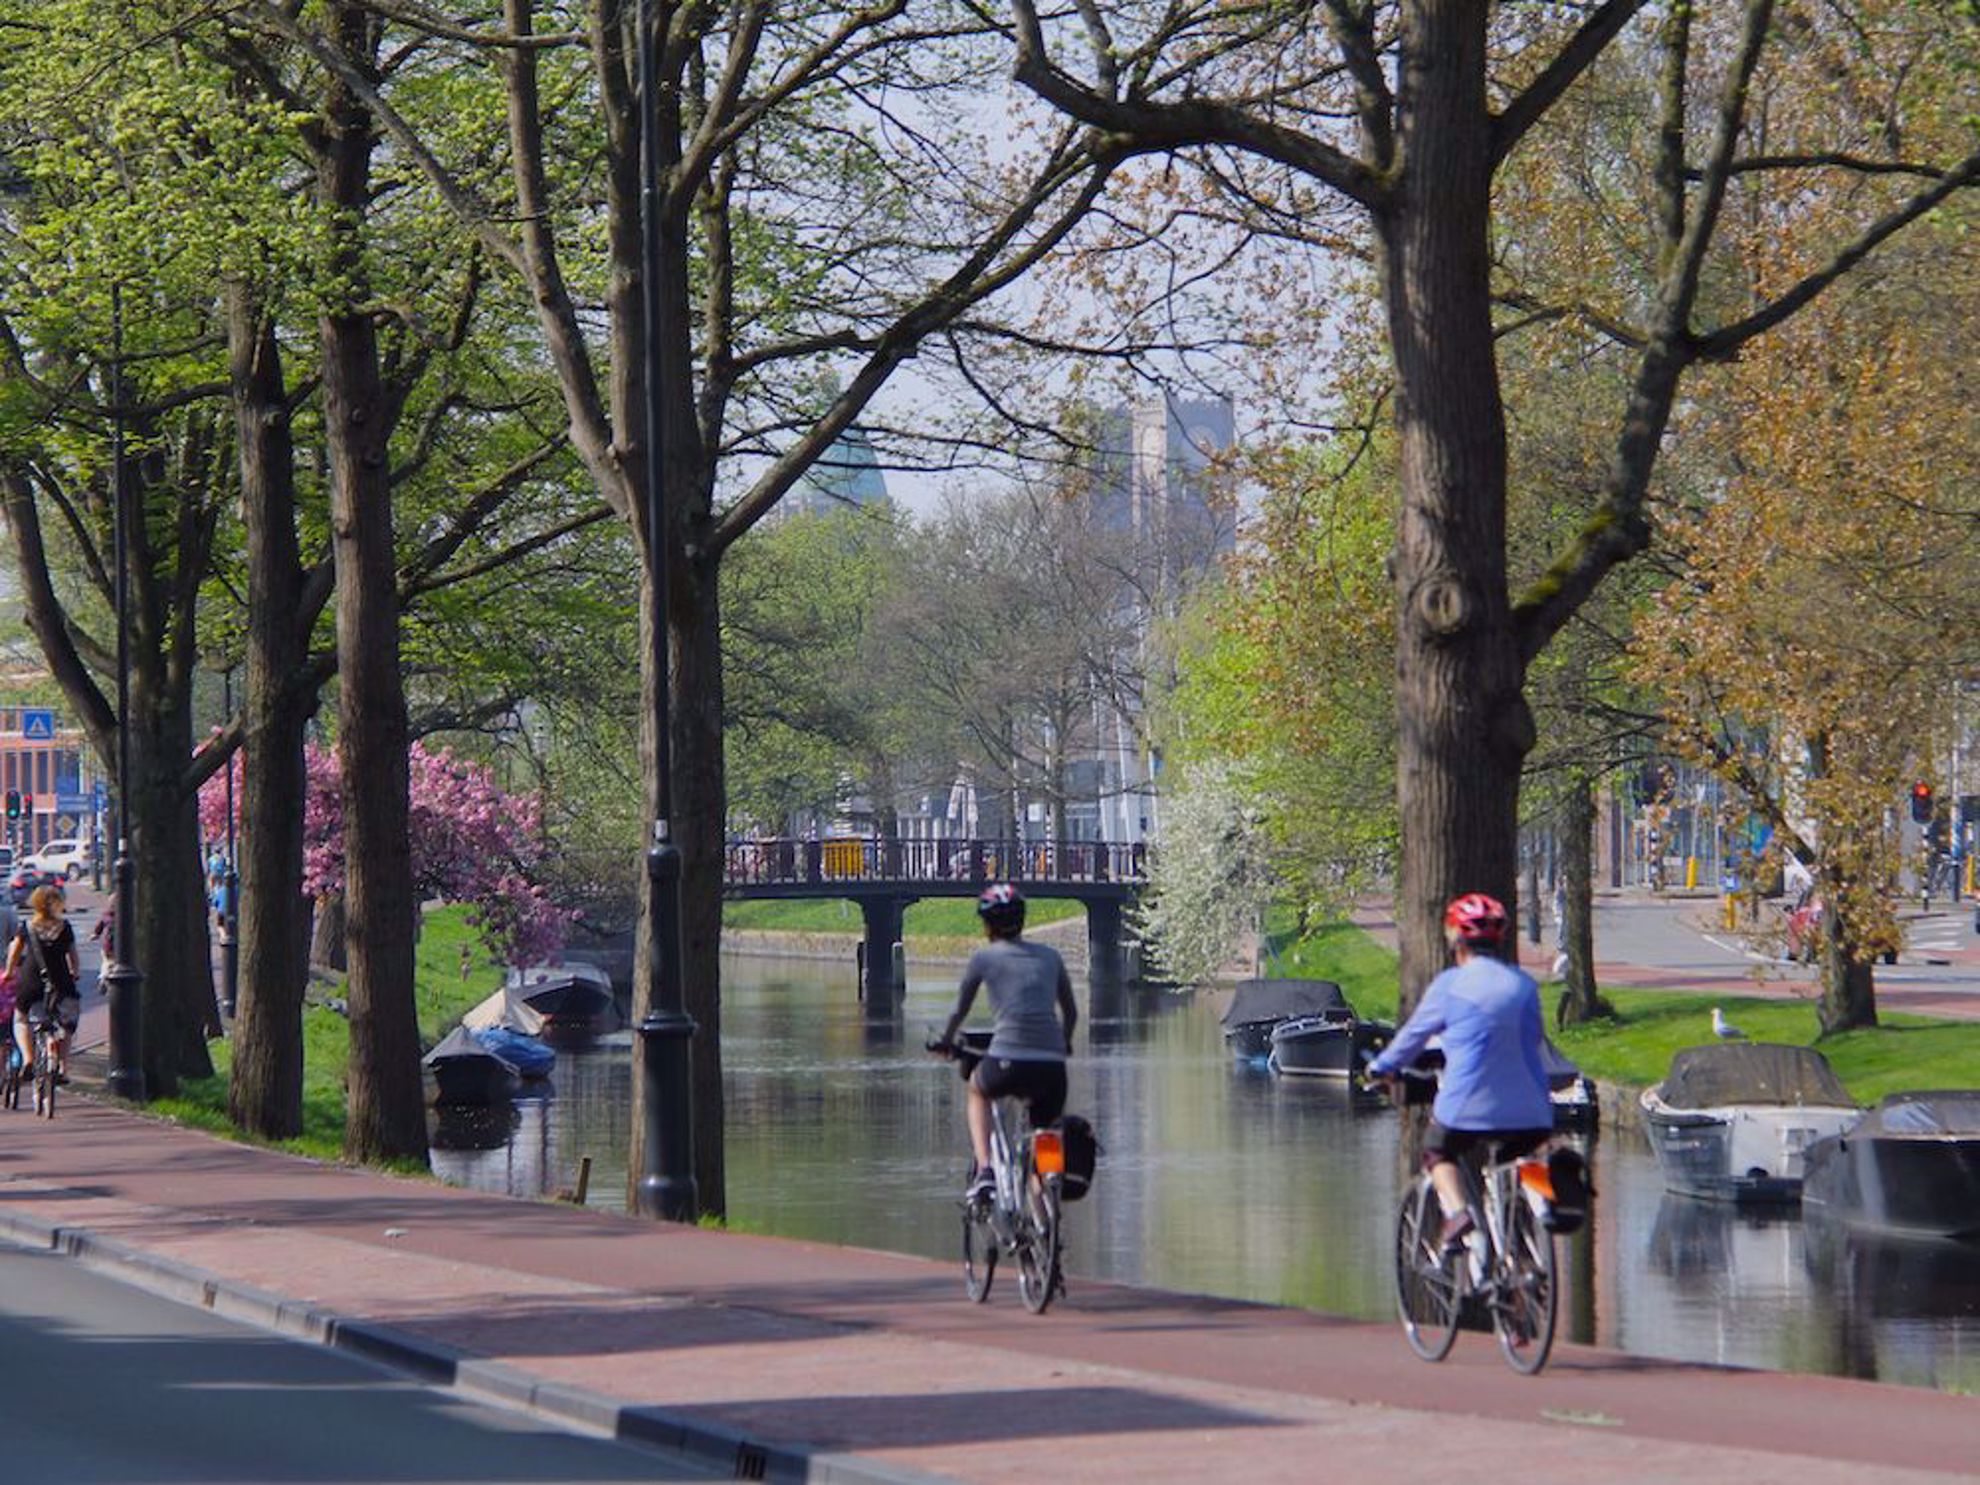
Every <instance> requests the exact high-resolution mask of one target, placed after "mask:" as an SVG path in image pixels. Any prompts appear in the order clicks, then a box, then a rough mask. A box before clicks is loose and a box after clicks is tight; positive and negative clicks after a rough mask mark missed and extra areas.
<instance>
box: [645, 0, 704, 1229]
mask: <svg viewBox="0 0 1980 1485" xmlns="http://www.w3.org/2000/svg"><path fill="white" fill-rule="evenodd" d="M637 26H638V30H639V39H638V46H637V49H636V55H635V64H636V66H637V68H638V73H639V118H640V124H639V156H640V158H639V167H640V192H639V208H640V211H639V216H640V259H641V262H640V280H641V286H640V287H641V293H640V310H641V319H642V322H643V323H642V326H641V328H642V331H643V333H642V335H641V342H642V345H641V356H642V368H641V369H642V371H643V373H644V377H645V383H646V399H645V413H646V461H645V469H646V489H645V492H644V493H645V497H646V500H645V508H646V567H647V578H648V585H649V586H648V593H649V599H650V602H651V604H652V613H651V615H650V618H649V623H648V629H649V635H648V643H649V645H650V647H651V648H650V650H649V655H648V664H649V665H650V667H651V668H652V673H653V697H654V699H653V717H652V722H651V725H652V727H653V729H654V768H655V770H656V772H657V773H658V775H659V777H658V779H657V781H656V786H657V787H656V794H657V799H656V804H655V809H654V819H653V838H652V840H651V841H650V842H649V843H648V845H647V849H646V894H647V897H646V901H647V923H648V925H649V929H650V938H651V942H650V943H649V944H648V946H647V959H646V966H645V970H646V985H647V999H646V1004H647V1011H646V1014H645V1015H644V1016H642V1017H641V1018H640V1022H639V1027H638V1031H639V1049H640V1062H641V1068H642V1070H643V1071H644V1073H645V1098H644V1100H643V1103H642V1106H641V1108H640V1110H639V1116H640V1118H641V1120H642V1130H641V1132H642V1135H643V1144H644V1151H645V1154H644V1158H643V1159H642V1161H641V1169H640V1173H639V1182H638V1185H637V1187H636V1189H635V1191H634V1205H635V1206H636V1208H637V1209H638V1210H639V1211H641V1212H644V1213H645V1214H646V1215H648V1216H651V1217H662V1218H665V1219H666V1220H668V1221H670V1222H692V1221H694V1220H695V1216H696V1206H697V1199H696V1194H695V1188H694V1137H693V1130H694V1122H693V1121H694V1106H693V1103H692V1100H691V1098H690V1087H689V1081H688V1077H689V1043H690V1041H691V1040H692V1038H693V1036H694V1021H693V1020H692V1018H690V1017H689V1015H688V1014H687V1009H686V996H685V994H684V987H683V986H682V984H681V851H680V847H679V846H677V845H675V844H674V838H673V829H672V826H671V825H670V823H669V821H670V817H671V814H672V801H673V793H674V786H673V748H672V746H671V742H670V739H669V736H668V728H669V726H670V716H669V704H668V695H667V687H668V657H667V538H666V527H665V518H666V492H665V489H664V484H665V476H664V473H663V471H662V469H661V450H662V447H663V441H662V440H663V433H662V423H663V419H664V417H665V411H664V408H663V406H662V403H661V396H660V390H661V389H660V352H659V346H660V111H659V90H658V80H657V69H656V67H655V65H654V63H655V58H654V55H653V7H652V0H639V4H638V8H637Z"/></svg>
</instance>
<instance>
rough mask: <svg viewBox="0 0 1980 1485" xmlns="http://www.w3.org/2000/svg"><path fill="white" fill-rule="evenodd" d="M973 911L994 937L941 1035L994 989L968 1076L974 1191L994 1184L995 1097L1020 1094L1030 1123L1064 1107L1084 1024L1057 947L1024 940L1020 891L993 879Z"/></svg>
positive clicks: (978, 956)
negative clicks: (986, 1030) (1071, 1055)
mask: <svg viewBox="0 0 1980 1485" xmlns="http://www.w3.org/2000/svg"><path fill="white" fill-rule="evenodd" d="M976 912H977V916H978V917H980V918H981V919H982V920H983V931H984V934H985V935H986V936H987V937H988V938H989V940H990V941H989V942H988V943H987V944H985V945H984V946H983V947H982V948H980V949H978V950H977V951H976V952H975V953H974V954H972V955H970V958H969V965H968V967H967V968H966V969H964V970H963V977H962V986H961V988H960V990H959V991H958V992H957V995H956V1009H955V1014H954V1015H952V1016H950V1017H949V1025H948V1029H947V1030H946V1031H944V1032H943V1033H942V1040H943V1041H944V1042H948V1043H954V1041H955V1039H956V1033H957V1032H958V1031H960V1030H961V1029H962V1024H963V1021H964V1019H965V1018H966V1017H967V1016H968V1015H969V1008H970V1006H971V1005H972V1004H973V1003H974V1002H975V1000H976V992H977V989H978V987H982V988H983V989H985V990H987V991H988V992H989V995H990V1011H991V1015H992V1016H993V1017H994V1022H993V1029H992V1032H991V1037H990V1049H989V1051H988V1052H986V1053H985V1054H984V1057H983V1060H982V1062H980V1063H978V1064H977V1068H976V1072H975V1073H974V1074H973V1075H972V1076H971V1077H970V1080H969V1142H970V1147H971V1149H972V1151H973V1152H974V1154H975V1156H976V1169H975V1172H974V1174H973V1179H972V1181H971V1184H970V1193H971V1194H972V1195H974V1194H976V1193H977V1192H978V1190H979V1189H987V1188H988V1187H989V1186H990V1184H991V1181H992V1177H991V1173H990V1104H991V1101H992V1100H993V1099H998V1098H1006V1097H1009V1098H1022V1099H1023V1100H1024V1101H1025V1103H1026V1104H1027V1105H1028V1106H1029V1108H1030V1111H1031V1123H1032V1127H1033V1128H1039V1127H1041V1126H1043V1125H1046V1124H1050V1123H1051V1122H1052V1121H1053V1120H1054V1119H1056V1118H1058V1117H1059V1115H1060V1114H1062V1113H1064V1112H1065V1108H1066V1054H1067V1053H1068V1052H1069V1051H1071V1050H1072V1034H1073V1027H1074V1026H1075V1025H1076V1024H1077V1023H1078V1021H1079V1005H1078V1002H1076V1001H1075V1000H1074V999H1073V992H1072V978H1071V976H1069V975H1068V974H1067V973H1066V964H1065V961H1064V960H1063V959H1061V958H1060V957H1059V953H1058V950H1056V949H1053V948H1050V947H1049V946H1047V945H1045V944H1031V943H1026V942H1025V941H1024V898H1023V896H1022V895H1020V893H1019V892H1018V889H1017V888H1016V887H1014V886H1012V885H1011V884H1010V883H1009V882H997V883H995V884H993V885H992V886H990V887H988V888H986V889H984V892H983V895H982V896H981V897H979V898H978V899H977V900H976ZM1055 1013H1056V1014H1055Z"/></svg>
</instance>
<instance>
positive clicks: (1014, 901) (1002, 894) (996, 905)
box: [976, 882, 1024, 933]
mask: <svg viewBox="0 0 1980 1485" xmlns="http://www.w3.org/2000/svg"><path fill="white" fill-rule="evenodd" d="M976 916H977V917H979V918H981V919H982V920H983V921H984V922H985V923H986V924H988V925H989V926H990V927H991V928H993V929H995V930H996V931H997V932H998V933H1010V932H1011V931H1013V930H1014V929H1018V928H1022V927H1024V894H1023V893H1022V892H1020V891H1018V889H1017V888H1016V887H1014V886H1012V885H1011V884H1010V883H1009V882H992V883H991V884H990V885H989V886H987V887H985V888H984V889H983V894H982V896H980V897H978V898H977V899H976Z"/></svg>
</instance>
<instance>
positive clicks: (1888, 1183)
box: [1801, 1088, 1980, 1241]
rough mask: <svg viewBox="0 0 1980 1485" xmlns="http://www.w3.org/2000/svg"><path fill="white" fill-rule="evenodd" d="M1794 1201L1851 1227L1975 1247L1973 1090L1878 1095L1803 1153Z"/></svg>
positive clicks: (1978, 1192)
mask: <svg viewBox="0 0 1980 1485" xmlns="http://www.w3.org/2000/svg"><path fill="white" fill-rule="evenodd" d="M1801 1199H1802V1201H1803V1202H1804V1203H1805V1204H1806V1205H1807V1206H1808V1207H1809V1208H1810V1209H1811V1210H1812V1209H1814V1208H1818V1207H1819V1208H1821V1209H1822V1211H1823V1213H1824V1215H1826V1216H1829V1217H1832V1218H1834V1219H1835V1220H1836V1221H1839V1222H1845V1223H1848V1224H1850V1225H1851V1226H1855V1227H1864V1228H1874V1229H1878V1230H1881V1231H1887V1232H1893V1233H1906V1234H1911V1235H1915V1236H1919V1237H1940V1238H1959V1239H1964V1240H1969V1241H1971V1240H1980V1089H1973V1088H1967V1089H1959V1090H1944V1091H1937V1092H1922V1093H1892V1094H1888V1095H1886V1096H1885V1098H1884V1100H1883V1102H1882V1103H1880V1104H1878V1105H1877V1107H1876V1108H1874V1109H1872V1110H1871V1111H1870V1112H1869V1113H1868V1114H1865V1115H1864V1116H1863V1118H1862V1119H1861V1120H1859V1121H1858V1122H1856V1123H1855V1124H1853V1125H1851V1126H1850V1127H1849V1128H1848V1129H1846V1130H1844V1131H1842V1132H1841V1133H1840V1134H1836V1135H1832V1136H1830V1137H1829V1138H1826V1139H1822V1140H1818V1141H1817V1142H1816V1143H1815V1144H1813V1145H1811V1146H1810V1147H1809V1150H1808V1167H1807V1172H1806V1175H1805V1176H1804V1178H1803V1184H1802V1193H1801Z"/></svg>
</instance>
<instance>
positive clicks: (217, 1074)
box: [149, 907, 502, 1160]
mask: <svg viewBox="0 0 1980 1485" xmlns="http://www.w3.org/2000/svg"><path fill="white" fill-rule="evenodd" d="M466 918H467V909H466V908H462V907H445V908H437V909H435V910H434V911H432V912H430V913H427V914H425V915H424V916H423V918H422V919H421V927H420V934H419V942H418V944H417V946H416V947H415V950H414V961H415V970H414V974H415V979H414V994H415V997H416V1000H417V1004H418V1008H419V1033H420V1036H421V1038H422V1039H423V1040H425V1041H426V1042H428V1043H431V1042H433V1041H435V1040H437V1039H438V1038H439V1037H440V1036H441V1034H442V1033H443V1032H445V1031H446V1030H447V1029H448V1028H449V1027H450V1026H452V1025H453V1024H454V1023H455V1022H456V1021H458V1020H460V1018H461V1016H462V1014H463V1013H464V1012H466V1011H467V1010H468V1008H469V1007H471V1006H473V1005H474V1004H475V1003H476V1002H478V1001H480V1000H482V999H484V998H485V997H486V996H488V995H490V994H492V993H493V992H494V991H495V990H496V989H497V988H499V987H500V985H501V983H502V971H501V968H500V967H499V966H497V965H492V964H488V963H486V962H485V961H484V959H483V957H482V952H481V936H480V935H479V934H478V933H476V932H475V931H474V930H473V929H471V928H469V927H468V926H467V922H466ZM464 950H465V951H466V954H467V962H468V965H469V969H468V973H467V976H466V977H465V978H463V977H462V974H461V964H462V955H463V951H464ZM311 993H312V996H315V995H317V994H319V993H320V992H319V991H317V990H312V992H311ZM210 1050H211V1051H212V1053H213V1065H214V1075H213V1076H212V1077H210V1078H201V1079H197V1080H194V1081H188V1082H185V1083H182V1084H181V1085H180V1087H179V1096H178V1097H176V1098H161V1099H157V1100H154V1101H153V1102H152V1103H151V1105H150V1106H149V1110H150V1112H151V1113H153V1114H156V1115H159V1116H160V1117H162V1118H167V1119H172V1120H174V1121H176V1122H178V1123H180V1124H186V1125H191V1126H193V1127H194V1128H198V1129H205V1130H208V1131H210V1132H212V1133H214V1134H219V1135H225V1136H227V1137H228V1138H230V1139H239V1138H242V1136H241V1133H240V1131H239V1130H237V1129H235V1128H234V1126H233V1124H232V1123H231V1122H229V1120H228V1118H227V1077H228V1072H229V1063H230V1059H231V1054H232V1050H233V1049H232V1046H231V1045H230V1044H229V1043H227V1042H224V1041H216V1042H213V1043H211V1044H210ZM350 1053H351V1048H350V1023H349V1022H347V1021H346V1020H345V1019H344V1018H343V1017H342V1016H340V1015H338V1014H337V1013H336V1012H335V1011H333V1010H331V1009H329V1008H328V1007H327V1006H322V1005H311V1006H308V1007H306V1008H305V1009H304V1011H303V1132H302V1134H301V1135H300V1136H298V1137H297V1138H295V1139H292V1140H281V1141H277V1142H275V1147H276V1148H277V1149H281V1150H288V1151H290V1152H291V1153H293V1154H297V1155H313V1156H316V1157H317V1158H319V1159H324V1160H336V1159H339V1158H341V1156H342V1154H343V1149H344V1079H345V1073H346V1069H347V1068H348V1067H349V1065H350Z"/></svg>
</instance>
